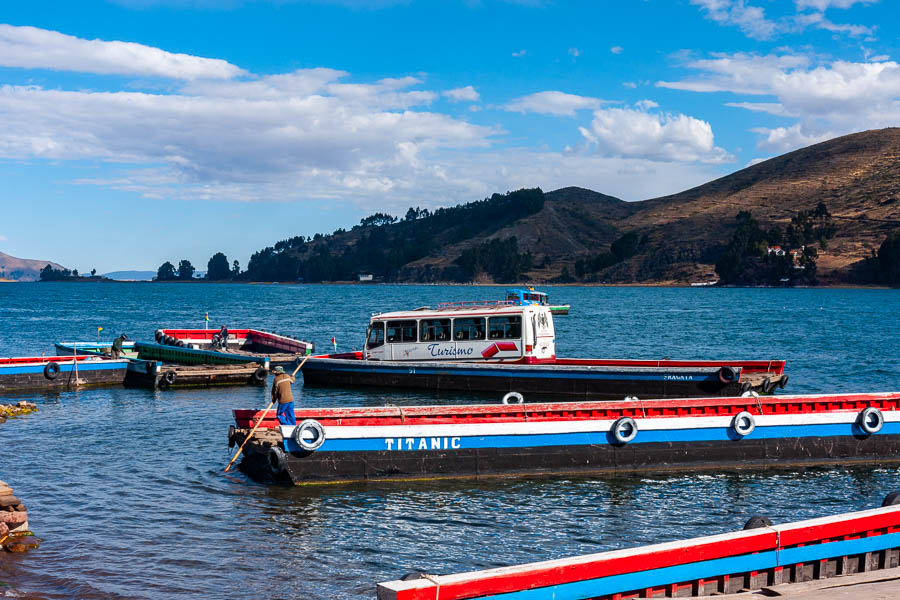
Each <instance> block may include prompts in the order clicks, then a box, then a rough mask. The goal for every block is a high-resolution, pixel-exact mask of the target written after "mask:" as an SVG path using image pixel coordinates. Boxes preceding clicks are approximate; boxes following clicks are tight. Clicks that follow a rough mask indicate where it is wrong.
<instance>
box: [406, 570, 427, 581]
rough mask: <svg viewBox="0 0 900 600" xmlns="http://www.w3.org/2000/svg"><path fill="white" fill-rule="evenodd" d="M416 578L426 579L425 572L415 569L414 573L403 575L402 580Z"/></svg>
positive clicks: (413, 579)
mask: <svg viewBox="0 0 900 600" xmlns="http://www.w3.org/2000/svg"><path fill="white" fill-rule="evenodd" d="M416 579H425V574H424V573H421V572H419V571H413V572H412V573H407V574H406V575H404V576H403V577H401V578H400V581H415V580H416Z"/></svg>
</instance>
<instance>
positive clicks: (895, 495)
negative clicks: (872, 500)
mask: <svg viewBox="0 0 900 600" xmlns="http://www.w3.org/2000/svg"><path fill="white" fill-rule="evenodd" d="M896 504H900V492H891V493H890V494H888V495H887V496H885V497H884V501H882V503H881V506H894V505H896Z"/></svg>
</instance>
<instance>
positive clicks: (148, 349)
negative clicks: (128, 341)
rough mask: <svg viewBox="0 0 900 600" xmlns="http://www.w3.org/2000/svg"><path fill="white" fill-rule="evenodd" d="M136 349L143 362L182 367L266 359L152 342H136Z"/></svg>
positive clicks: (239, 363)
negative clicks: (163, 363) (158, 362)
mask: <svg viewBox="0 0 900 600" xmlns="http://www.w3.org/2000/svg"><path fill="white" fill-rule="evenodd" d="M134 349H135V350H136V351H137V354H138V358H140V359H141V360H158V361H162V362H166V363H176V364H181V365H243V364H246V363H253V362H263V361H264V358H260V357H259V356H253V355H250V354H232V353H230V352H216V351H215V350H198V349H196V348H187V347H181V346H168V345H165V344H155V343H152V342H135V343H134Z"/></svg>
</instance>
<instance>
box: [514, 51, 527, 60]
mask: <svg viewBox="0 0 900 600" xmlns="http://www.w3.org/2000/svg"><path fill="white" fill-rule="evenodd" d="M527 52H528V51H527V50H519V51H517V52H513V53H512V55H513V56H515V57H516V58H521V57H523V56H525V54H526V53H527Z"/></svg>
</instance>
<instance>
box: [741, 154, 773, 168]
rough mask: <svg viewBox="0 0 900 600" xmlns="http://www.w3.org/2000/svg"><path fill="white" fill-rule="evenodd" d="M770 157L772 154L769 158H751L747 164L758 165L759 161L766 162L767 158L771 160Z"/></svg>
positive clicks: (749, 165) (750, 165)
mask: <svg viewBox="0 0 900 600" xmlns="http://www.w3.org/2000/svg"><path fill="white" fill-rule="evenodd" d="M769 158H771V156H770V157H768V158H762V157H760V158H753V159H751V160H750V162H748V163H747V166H748V167H752V166H753V165H758V164H759V163H764V162H766V161H767V160H769Z"/></svg>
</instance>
